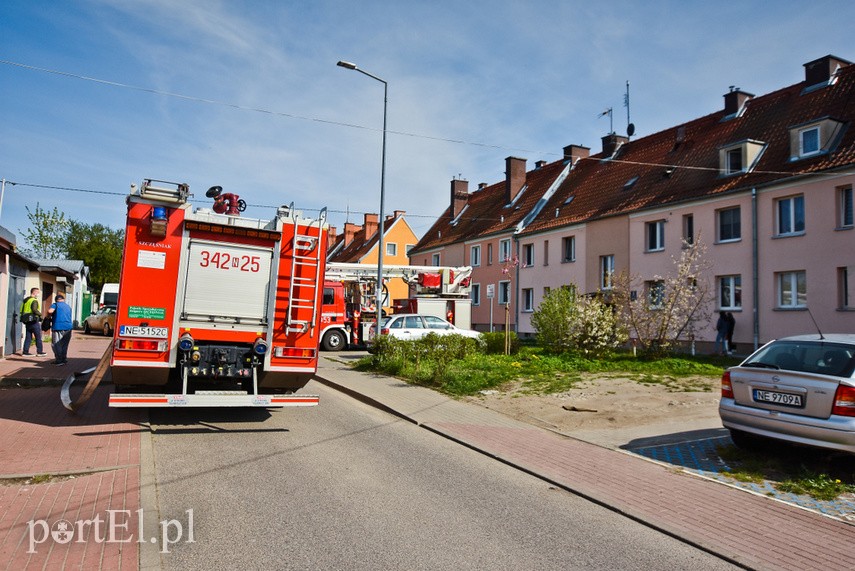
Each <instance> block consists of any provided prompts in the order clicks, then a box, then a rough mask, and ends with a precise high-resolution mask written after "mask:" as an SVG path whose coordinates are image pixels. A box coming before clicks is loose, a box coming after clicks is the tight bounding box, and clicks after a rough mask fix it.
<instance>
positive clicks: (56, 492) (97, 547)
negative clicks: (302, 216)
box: [0, 335, 855, 571]
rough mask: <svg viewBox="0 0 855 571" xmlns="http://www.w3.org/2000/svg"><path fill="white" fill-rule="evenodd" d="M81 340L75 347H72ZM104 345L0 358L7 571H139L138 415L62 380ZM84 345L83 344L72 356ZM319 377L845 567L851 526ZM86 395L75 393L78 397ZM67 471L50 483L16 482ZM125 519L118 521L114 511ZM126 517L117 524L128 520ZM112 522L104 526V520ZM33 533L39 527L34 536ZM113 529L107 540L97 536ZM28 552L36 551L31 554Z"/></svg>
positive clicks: (649, 520)
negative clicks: (67, 396) (68, 531)
mask: <svg viewBox="0 0 855 571" xmlns="http://www.w3.org/2000/svg"><path fill="white" fill-rule="evenodd" d="M75 342H76V343H75ZM108 343H109V340H107V339H101V338H96V337H89V336H83V335H77V336H75V339H72V345H71V352H70V355H69V360H70V361H71V362H70V364H69V365H67V366H66V367H57V366H51V365H50V364H49V363H47V362H45V361H44V360H45V359H46V358H36V357H29V358H27V357H21V356H13V357H9V358H7V359H5V360H2V361H0V569H9V570H18V569H137V568H138V567H139V557H140V550H139V545H140V544H139V543H137V542H136V538H138V535H139V530H138V529H137V520H136V517H135V516H136V513H137V511H136V510H138V509H140V505H141V503H140V481H141V465H140V446H141V443H140V441H141V438H140V436H141V432H142V431H143V430H145V428H144V427H142V426H141V425H140V423H141V420H142V418H143V415H144V411H138V410H134V409H110V408H109V407H108V406H107V402H106V401H107V397H108V394H109V387H101V388H99V389H98V391H96V393H95V395H94V396H93V398H92V400H91V401H90V402H89V403H87V404H86V405H85V406H84V407H83V408H82V409H81V410H80V411H79V413H78V414H77V415H73V414H71V413H69V412H68V411H66V410H65V409H64V408H63V407H62V405H61V403H60V401H59V389H58V387H55V386H54V387H41V388H9V386H10V385H11V386H12V387H14V386H15V385H16V384H19V383H21V384H28V383H27V382H26V381H32V382H30V383H29V384H39V383H42V384H44V383H45V382H49V383H55V384H56V383H60V382H61V381H62V380H63V379H64V377H66V376H67V375H69V374H71V373H72V372H73V371H75V370H83V369H85V368H87V367H94V366H95V364H97V362H98V359H99V358H100V356H101V354H102V353H103V351H104V349H105V348H106V346H107V344H108ZM75 348H76V350H75ZM319 376H320V377H321V381H322V382H325V383H326V384H329V385H332V386H335V387H336V388H338V389H340V390H342V391H344V392H347V393H349V394H351V395H353V396H356V397H357V398H360V399H362V400H364V401H367V402H369V403H371V404H373V405H375V406H378V407H381V408H384V409H385V410H388V411H390V412H393V413H394V414H397V415H399V416H401V417H402V418H407V419H408V420H410V421H412V422H414V423H416V424H419V425H421V426H423V427H425V428H426V429H429V430H432V431H434V432H436V433H438V434H442V435H443V436H445V437H448V438H451V439H453V440H456V441H458V442H460V443H462V444H464V445H466V446H469V447H472V448H474V449H477V450H479V451H481V452H483V453H485V454H488V455H490V456H492V457H495V458H497V459H499V460H501V461H503V462H506V463H508V464H511V465H513V466H516V467H518V468H520V469H522V470H524V471H527V472H529V473H531V474H534V475H536V476H538V477H541V478H543V479H545V480H548V481H550V482H553V483H554V484H556V485H558V486H561V487H563V488H565V489H567V490H570V491H572V492H575V493H577V494H580V495H582V496H584V497H586V498H589V499H591V500H592V501H595V502H597V503H599V504H601V505H604V506H607V507H609V508H610V509H613V510H615V511H617V512H619V513H622V514H625V515H627V516H628V517H631V518H634V519H636V520H637V521H640V522H643V523H646V524H647V525H650V526H653V527H655V528H657V529H660V530H662V531H664V532H666V533H668V534H670V535H673V536H675V537H678V538H681V539H683V540H685V541H687V542H689V543H692V544H694V545H697V546H698V547H700V548H702V549H705V550H707V551H710V552H712V553H716V554H718V555H719V556H721V557H723V558H726V559H728V560H730V561H733V562H735V563H737V564H739V565H742V566H744V567H746V568H751V569H784V570H787V569H793V570H796V569H798V570H803V569H823V570H827V571H833V570H837V569H841V570H842V569H851V568H852V561H853V560H855V526H853V525H850V524H847V523H844V522H841V521H839V520H835V519H832V518H828V517H825V516H822V515H820V514H817V513H815V512H812V511H809V510H805V509H800V508H797V507H794V506H791V505H788V504H785V503H782V502H778V501H775V500H773V499H770V498H767V497H763V496H760V495H756V494H751V493H748V492H745V491H744V490H740V489H737V488H734V487H730V486H726V485H723V484H721V483H718V482H714V481H711V480H707V479H703V478H699V477H697V476H694V475H691V474H687V473H685V472H681V471H677V470H674V469H673V467H668V466H666V465H663V464H660V463H655V462H651V461H649V460H645V459H644V458H641V457H639V456H637V455H634V454H629V453H626V452H623V451H618V450H612V449H608V448H604V447H600V446H596V445H593V444H589V443H586V442H582V441H580V440H575V439H573V438H567V437H563V436H559V435H556V434H554V433H551V432H549V431H545V430H542V429H540V428H536V427H532V426H530V425H527V424H524V423H520V422H517V421H515V420H513V419H510V418H508V417H506V416H504V415H501V414H499V413H497V412H495V411H491V410H488V409H484V408H482V407H478V406H475V405H468V404H464V403H460V402H457V401H454V400H452V399H448V398H446V397H444V396H442V395H440V394H438V393H436V392H434V391H431V390H428V389H423V388H419V387H413V386H410V385H407V384H405V383H402V382H401V381H399V380H396V379H391V378H388V377H383V376H377V375H366V374H361V373H356V372H353V371H351V370H349V368H348V367H347V366H346V365H344V364H337V363H336V361H334V360H331V359H324V368H323V369H322V370H321V371H320V374H319ZM78 390H80V389H78ZM36 474H53V475H60V476H58V477H55V478H54V479H52V480H50V481H47V482H45V483H35V484H33V483H26V482H24V481H22V480H20V479H14V478H24V477H29V476H33V475H36ZM108 510H128V511H129V512H130V514H131V517H130V519H129V520H128V529H127V531H125V530H123V529H121V528H119V529H118V533H119V536H120V537H126V538H133V539H134V541H130V542H127V543H118V542H116V543H108V542H105V541H96V540H94V537H93V534H94V533H95V530H94V528H93V527H92V526H91V525H90V526H89V527H88V528H87V529H85V530H83V533H82V534H80V533H78V531H79V530H77V529H74V532H75V534H76V535H75V536H74V537H73V538H72V541H70V542H68V543H65V544H62V543H59V542H56V541H53V540H52V539H47V540H45V541H44V543H40V544H38V545H36V546H35V549H33V550H30V545H29V526H28V523H27V522H29V521H31V520H32V521H35V520H44V521H46V522H48V524H49V525H55V524H57V523H58V522H59V521H60V520H66V521H69V522H78V521H82V520H86V519H89V520H92V519H94V518H96V517H97V516H99V515H100V517H101V519H102V520H105V519H106V518H107V514H108ZM118 517H123V516H121V514H118ZM118 523H120V524H121V523H123V521H122V520H120V521H119V522H118ZM104 525H105V524H102V526H104ZM35 531H36V534H37V535H36V537H37V538H39V537H40V536H41V529H36V530H35ZM104 533H105V528H104V527H102V529H101V530H100V534H101V536H102V537H103V534H104ZM27 551H33V553H27Z"/></svg>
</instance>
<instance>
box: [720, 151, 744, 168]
mask: <svg viewBox="0 0 855 571" xmlns="http://www.w3.org/2000/svg"><path fill="white" fill-rule="evenodd" d="M735 156H739V165H738V166H739V168H734V161H733V157H735ZM724 161H725V167H724V169H725V170H724V172H725V173H726V174H739V173H743V172H745V149H744V148H743V146H742V145H738V146H736V147H731V148H729V149H725V151H724Z"/></svg>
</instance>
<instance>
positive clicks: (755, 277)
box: [751, 188, 760, 351]
mask: <svg viewBox="0 0 855 571" xmlns="http://www.w3.org/2000/svg"><path fill="white" fill-rule="evenodd" d="M759 264H760V260H759V255H758V250H757V188H752V189H751V273H752V276H751V290H752V293H753V295H752V298H753V299H752V304H753V305H754V310H753V319H754V324H753V326H754V350H755V351H756V350H757V348H758V347H760V312H759V304H760V292H759V291H757V286H758V284H759V282H760V279H759Z"/></svg>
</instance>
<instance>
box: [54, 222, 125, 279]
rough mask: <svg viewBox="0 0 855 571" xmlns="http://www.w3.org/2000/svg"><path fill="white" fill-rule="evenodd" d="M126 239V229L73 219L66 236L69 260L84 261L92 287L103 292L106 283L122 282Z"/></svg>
mask: <svg viewBox="0 0 855 571" xmlns="http://www.w3.org/2000/svg"><path fill="white" fill-rule="evenodd" d="M124 239H125V232H124V230H113V229H112V228H109V227H107V226H104V225H103V224H84V223H82V222H77V221H76V220H72V221H71V222H70V223H69V228H68V233H67V236H66V237H65V243H66V244H67V251H66V254H67V255H68V258H69V259H71V260H83V261H84V262H85V263H86V265H87V266H89V278H90V283H91V284H92V288H93V289H95V290H100V289H101V287H102V286H103V285H104V284H105V283H113V282H118V281H119V272H120V271H121V268H122V246H123V244H124Z"/></svg>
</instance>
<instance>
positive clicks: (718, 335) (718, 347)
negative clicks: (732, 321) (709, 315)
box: [715, 311, 727, 355]
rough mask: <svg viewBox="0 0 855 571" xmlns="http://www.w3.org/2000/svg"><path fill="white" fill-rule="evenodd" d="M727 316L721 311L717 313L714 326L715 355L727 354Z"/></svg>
mask: <svg viewBox="0 0 855 571" xmlns="http://www.w3.org/2000/svg"><path fill="white" fill-rule="evenodd" d="M726 343H727V316H725V314H724V312H723V311H719V312H718V321H716V324H715V354H716V355H724V354H726V353H727V345H726Z"/></svg>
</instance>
